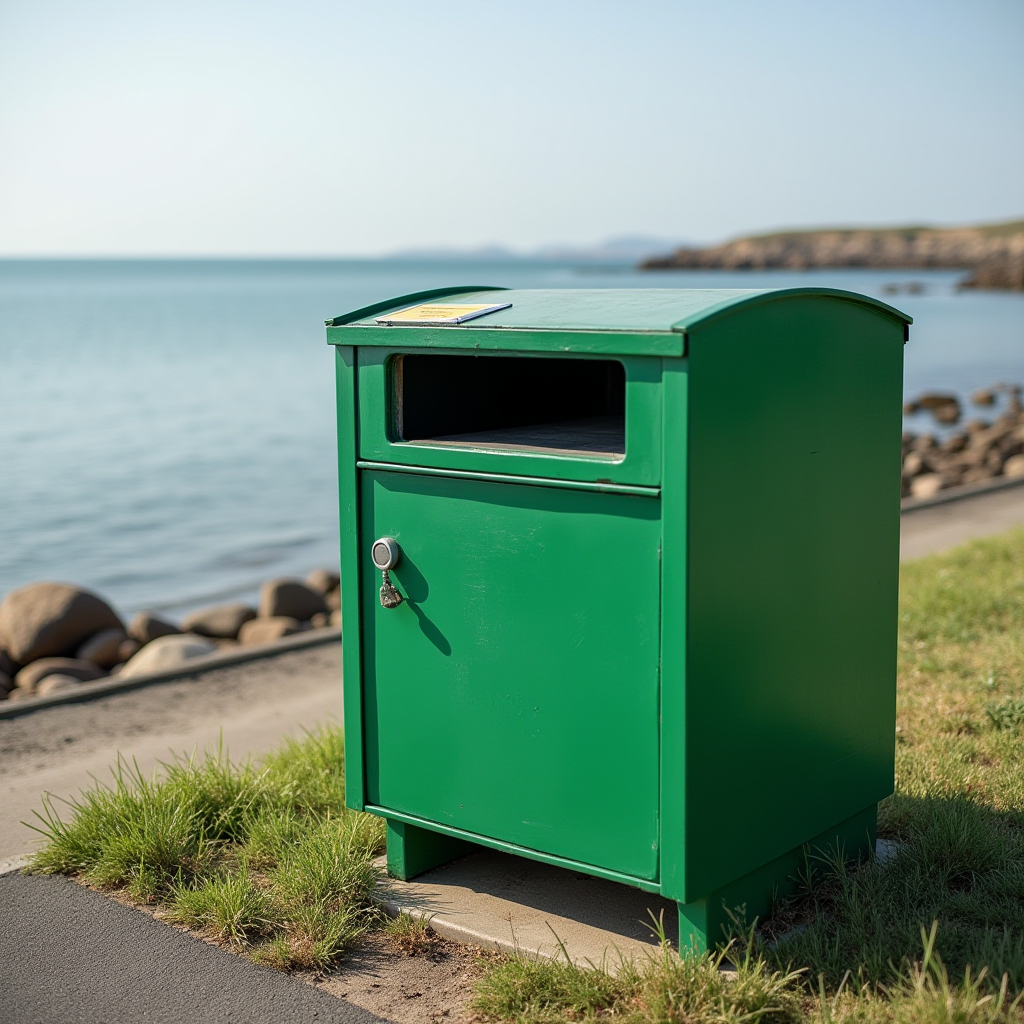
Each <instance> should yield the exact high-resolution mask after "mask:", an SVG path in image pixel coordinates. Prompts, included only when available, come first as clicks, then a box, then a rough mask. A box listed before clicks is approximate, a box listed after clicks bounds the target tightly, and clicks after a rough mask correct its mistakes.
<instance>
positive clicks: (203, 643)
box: [118, 633, 217, 679]
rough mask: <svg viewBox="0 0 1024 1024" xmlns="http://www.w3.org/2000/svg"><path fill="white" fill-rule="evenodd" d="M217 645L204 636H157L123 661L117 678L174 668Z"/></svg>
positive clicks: (190, 634)
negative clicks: (131, 656)
mask: <svg viewBox="0 0 1024 1024" xmlns="http://www.w3.org/2000/svg"><path fill="white" fill-rule="evenodd" d="M215 650H217V645H216V644H215V643H214V642H213V641H212V640H210V639H208V638H207V637H204V636H195V635H194V634H192V633H181V634H179V635H176V636H161V637H157V639H156V640H153V641H152V642H151V643H148V644H146V646H145V647H143V648H142V650H141V651H139V653H138V654H136V655H135V656H134V657H133V658H131V659H130V660H129V661H127V662H126V663H125V666H124V668H122V669H121V671H120V672H119V673H118V678H119V679H127V678H129V677H130V676H139V675H145V674H146V673H147V672H164V671H167V670H169V669H175V668H178V667H180V666H182V665H184V664H185V663H186V662H188V661H190V660H191V659H192V658H198V657H201V656H202V655H204V654H212V653H213V652H214V651H215Z"/></svg>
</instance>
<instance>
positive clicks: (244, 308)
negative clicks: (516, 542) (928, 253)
mask: <svg viewBox="0 0 1024 1024" xmlns="http://www.w3.org/2000/svg"><path fill="white" fill-rule="evenodd" d="M957 277H958V275H957V274H955V273H947V272H935V273H929V274H925V273H918V272H915V273H912V274H911V273H908V272H906V271H901V272H892V273H889V272H879V271H853V272H850V271H828V272H823V271H818V272H808V273H790V272H772V273H725V272H688V271H687V272H665V273H653V274H651V273H648V274H640V273H637V272H635V271H633V270H631V269H630V268H628V267H610V266H605V267H600V268H595V267H590V268H584V269H580V268H577V267H575V266H571V265H561V264H552V263H540V262H527V261H521V262H509V263H481V262H472V263H468V262H461V263H460V262H435V261H429V262H426V261H425V262H399V261H388V260H367V261H348V260H337V261H319V260H318V261H299V260H289V261H281V260H265V261H262V260H261V261H256V260H254V261H148V260H147V261H142V260H138V261H0V594H3V593H5V592H6V591H7V590H9V589H11V588H13V587H16V586H20V585H21V584H23V583H27V582H29V581H31V580H36V579H64V580H71V581H74V582H78V583H82V584H85V585H87V586H90V587H92V588H94V589H96V590H98V591H100V592H101V593H103V594H106V595H107V596H108V597H110V598H111V599H112V600H113V601H114V602H115V603H116V604H117V605H118V606H119V607H120V608H121V610H122V611H124V612H125V613H130V612H132V611H134V610H136V609H138V608H142V607H149V608H166V609H169V610H172V611H180V610H182V609H184V608H187V607H190V606H194V605H196V604H199V603H202V602H204V601H207V600H214V599H217V598H219V597H221V596H229V595H230V596H234V595H240V596H244V595H249V594H251V593H252V592H253V590H254V588H255V587H256V586H257V585H258V583H259V582H260V581H261V580H263V579H266V578H267V577H269V576H273V575H278V574H291V573H305V572H306V571H308V570H309V569H310V568H313V567H314V566H317V565H330V564H336V562H337V555H336V548H337V531H338V513H337V507H336V491H335V483H336V481H335V474H336V471H335V439H334V394H333V380H332V370H333V363H332V350H330V349H329V348H328V346H327V345H326V344H325V341H324V328H323V321H324V319H326V318H327V317H329V316H334V315H336V314H338V313H342V312H345V311H346V310H349V309H353V308H355V307H358V306H361V305H364V304H366V303H368V302H371V301H374V300H376V299H380V298H384V297H388V296H393V295H400V294H403V293H406V292H411V291H417V290H419V289H422V288H430V287H435V286H441V285H449V284H453V283H454V284H465V283H469V284H501V285H508V286H512V287H555V288H579V287H585V288H593V287H604V286H607V287H609V288H623V287H666V286H669V287H723V288H730V287H778V286H789V285H793V284H816V285H831V286H836V287H842V288H850V289H853V290H856V291H862V292H866V293H868V294H872V295H878V296H879V297H882V298H885V299H886V301H889V302H890V303H892V304H893V305H896V306H899V307H900V308H902V309H905V310H906V311H907V312H909V313H910V314H911V315H912V316H914V317H915V320H916V325H915V327H914V328H913V330H912V334H911V344H910V345H908V347H907V376H906V380H907V389H906V390H907V393H908V394H912V393H914V392H916V391H918V390H920V389H923V388H931V387H941V388H952V389H955V390H958V391H969V390H972V389H974V388H976V387H980V386H983V385H987V384H991V383H993V382H995V381H997V380H1007V379H1009V380H1015V381H1018V380H1019V381H1024V296H1022V295H1000V294H985V293H959V294H958V293H956V291H955V290H954V288H953V285H954V282H955V281H956V279H957ZM908 280H916V281H921V282H924V283H925V285H926V291H925V293H924V294H921V295H897V296H890V295H885V294H883V286H884V285H885V284H887V283H889V282H895V281H898V282H903V281H908Z"/></svg>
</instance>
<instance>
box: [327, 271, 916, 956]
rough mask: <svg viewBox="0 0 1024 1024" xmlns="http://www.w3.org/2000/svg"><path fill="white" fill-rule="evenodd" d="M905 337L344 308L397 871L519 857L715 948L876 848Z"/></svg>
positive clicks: (355, 476) (356, 524)
mask: <svg viewBox="0 0 1024 1024" xmlns="http://www.w3.org/2000/svg"><path fill="white" fill-rule="evenodd" d="M496 307H497V308H496ZM488 310H490V311H488ZM910 322H911V321H910V318H909V317H907V316H905V315H904V314H902V313H900V312H899V311H897V310H895V309H893V308H892V307H890V306H888V305H886V304H885V303H882V302H879V301H876V300H874V299H871V298H868V297H866V296H863V295H857V294H854V293H851V292H843V291H837V290H833V289H828V288H793V289H780V290H703V289H700V290H698V289H693V290H690V289H635V290H612V289H601V290H596V289H595V290H582V289H581V290H509V291H506V290H502V289H489V288H476V287H474V288H451V289H446V290H440V291H435V292H424V293H419V294H415V295H408V296H404V297H401V298H396V299H391V300H389V301H386V302H381V303H379V304H377V305H374V306H369V307H367V308H365V309H360V310H356V311H355V312H353V313H349V314H347V315H345V316H341V317H337V318H336V319H334V320H331V321H328V330H327V334H328V340H329V342H330V343H331V344H333V345H335V346H337V350H336V351H337V387H338V450H339V474H340V494H341V537H342V548H341V569H342V579H343V581H344V586H343V599H342V624H343V631H344V656H343V658H344V673H345V683H344V714H345V725H346V741H347V746H346V771H347V783H346V785H347V789H346V797H347V801H348V805H349V806H350V807H352V808H354V809H359V810H366V811H369V812H371V813H373V814H378V815H382V816H383V817H385V818H386V819H387V824H388V869H389V871H390V872H391V873H392V874H393V875H395V876H397V877H399V878H409V877H412V876H414V875H416V874H419V873H421V872H423V871H426V870H428V869H430V868H432V867H435V866H437V865H439V864H441V863H444V862H445V861H447V860H450V859H452V858H454V857H456V856H459V855H460V854H462V853H465V852H468V851H470V850H472V849H473V848H474V846H473V844H477V845H479V846H485V847H491V848H494V849H498V850H504V851H507V852H510V853H514V854H518V855H520V856H523V857H530V858H533V859H535V860H540V861H544V862H546V863H549V864H555V865H560V866H562V867H566V868H569V869H572V870H574V871H578V872H585V873H587V874H591V875H595V876H598V877H601V878H607V879H611V880H613V881H616V882H621V883H624V884H627V885H633V886H638V887H639V888H641V889H644V890H646V891H649V892H655V893H660V894H661V895H662V896H665V897H667V898H669V899H672V900H675V901H677V903H678V905H679V912H680V935H681V937H682V941H683V943H684V944H685V943H686V939H687V937H688V936H689V937H692V941H693V942H694V943H695V944H696V945H697V946H698V947H704V946H706V945H708V944H714V943H716V942H717V941H719V940H720V939H721V938H722V937H723V935H724V931H723V929H724V928H725V927H726V926H728V924H729V920H730V913H732V914H733V915H735V916H737V917H739V918H743V917H745V918H746V920H747V921H751V920H752V919H753V918H754V917H762V918H763V917H764V916H765V915H766V914H767V913H769V912H770V909H771V905H772V901H773V899H776V898H778V897H779V896H780V895H784V894H785V893H787V892H789V891H791V890H792V888H793V886H794V884H795V883H794V879H795V877H796V875H797V874H798V872H799V871H800V870H801V868H802V867H803V865H804V863H805V858H806V857H807V856H808V855H810V856H813V855H814V854H815V851H816V850H820V851H821V852H823V853H824V852H825V851H827V850H829V849H835V848H837V847H838V848H840V849H842V851H843V853H844V854H845V856H847V857H855V856H859V855H863V854H864V853H865V852H866V851H867V850H869V849H871V848H873V844H874V839H875V824H876V811H877V805H878V801H879V800H881V799H882V798H883V797H885V796H887V795H888V794H889V793H891V792H892V789H893V769H894V763H893V762H894V735H895V685H896V683H895V680H896V627H897V604H896V602H897V571H898V553H899V502H900V435H901V391H902V364H903V344H904V342H905V341H906V338H907V331H908V325H909V324H910Z"/></svg>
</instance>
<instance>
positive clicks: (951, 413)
mask: <svg viewBox="0 0 1024 1024" xmlns="http://www.w3.org/2000/svg"><path fill="white" fill-rule="evenodd" d="M932 416H934V417H935V422H936V423H942V424H944V425H946V426H950V425H952V424H954V423H959V422H960V405H959V403H957V404H953V403H952V402H949V403H947V404H946V405H939V406H936V407H935V408H934V409H932Z"/></svg>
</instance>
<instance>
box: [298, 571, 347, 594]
mask: <svg viewBox="0 0 1024 1024" xmlns="http://www.w3.org/2000/svg"><path fill="white" fill-rule="evenodd" d="M340 582H341V577H340V576H339V575H338V574H337V573H336V572H332V571H331V570H330V569H314V570H313V571H312V572H311V573H310V574H309V575H308V576H307V577H306V583H307V584H308V585H309V587H310V589H311V590H315V591H316V592H317V593H318V594H329V593H330V592H331V591H332V590H334V589H335V587H337V586H338V584H339V583H340Z"/></svg>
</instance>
